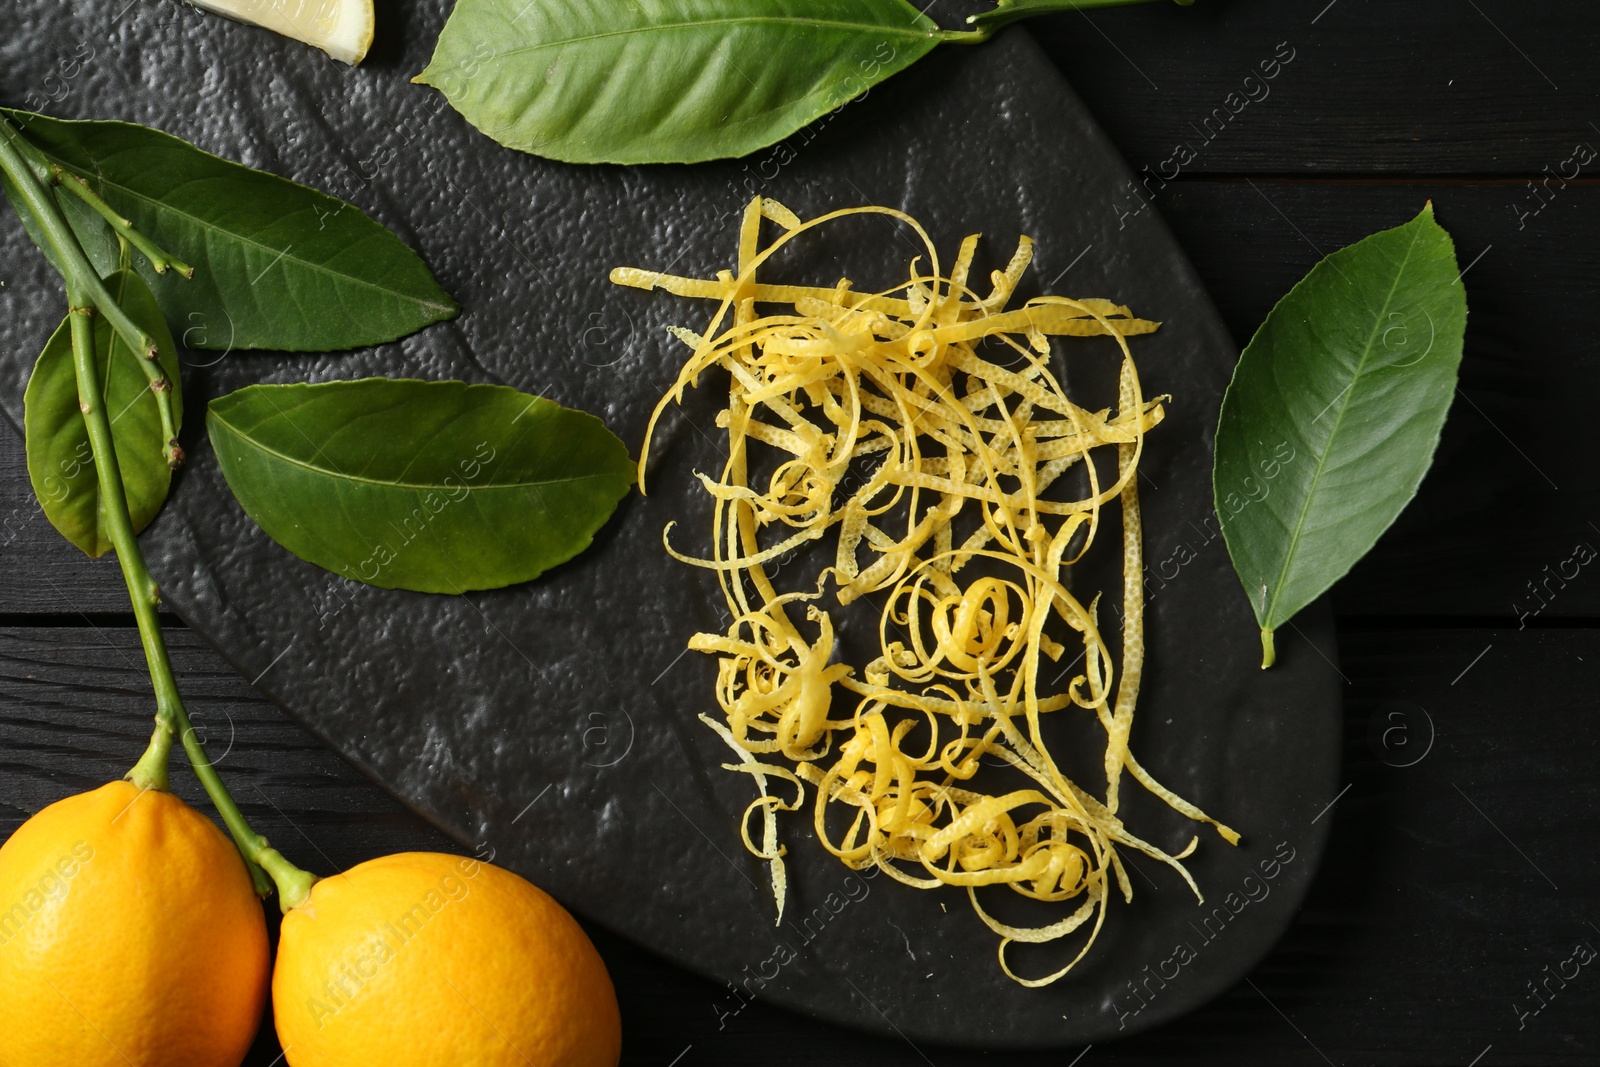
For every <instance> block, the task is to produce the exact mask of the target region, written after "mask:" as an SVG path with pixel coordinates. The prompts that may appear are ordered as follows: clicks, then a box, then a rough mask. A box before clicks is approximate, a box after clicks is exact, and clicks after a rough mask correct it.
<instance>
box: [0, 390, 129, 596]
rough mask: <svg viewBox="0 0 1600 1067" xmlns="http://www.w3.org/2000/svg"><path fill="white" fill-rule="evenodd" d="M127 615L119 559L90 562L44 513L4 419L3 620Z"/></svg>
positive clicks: (0, 427) (0, 472)
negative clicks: (29, 616) (60, 616)
mask: <svg viewBox="0 0 1600 1067" xmlns="http://www.w3.org/2000/svg"><path fill="white" fill-rule="evenodd" d="M128 611H129V608H128V590H127V587H126V586H125V585H123V583H122V572H121V571H120V570H118V569H117V562H116V560H115V559H114V558H112V557H111V556H106V557H104V558H102V559H98V560H92V559H90V558H88V557H87V556H85V555H84V554H83V553H82V552H80V551H78V550H77V549H76V548H74V547H73V546H72V545H71V544H70V543H69V542H68V541H67V540H66V538H64V537H62V536H61V535H60V534H59V533H57V532H56V529H55V527H53V526H51V525H50V522H49V520H48V519H46V518H45V517H44V513H43V512H41V511H40V510H39V504H38V499H37V498H36V497H35V496H34V494H33V489H32V487H30V486H29V484H28V470H27V466H26V460H25V457H24V454H23V449H22V439H21V438H20V437H19V436H18V435H17V434H16V432H15V431H14V430H13V429H12V427H11V426H10V424H9V423H8V422H6V420H5V419H3V418H0V616H13V615H41V614H42V615H76V614H77V613H79V612H86V613H88V614H91V615H93V614H100V613H106V612H115V613H121V614H127V613H128Z"/></svg>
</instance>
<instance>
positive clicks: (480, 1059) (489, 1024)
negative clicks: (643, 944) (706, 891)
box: [272, 852, 622, 1067]
mask: <svg viewBox="0 0 1600 1067" xmlns="http://www.w3.org/2000/svg"><path fill="white" fill-rule="evenodd" d="M272 1001H273V1014H274V1019H275V1021H276V1025H277V1028H278V1039H279V1041H280V1042H281V1043H282V1045H283V1049H284V1055H285V1058H286V1059H287V1060H288V1062H289V1064H290V1065H291V1067H366V1065H373V1067H400V1065H404V1067H501V1065H504V1067H525V1065H526V1064H529V1063H533V1064H538V1065H539V1067H616V1064H617V1061H618V1059H619V1058H620V1056H621V1049H622V1029H621V1019H620V1016H619V1013H618V1010H617V999H616V993H615V991H614V990H613V988H612V985H611V978H610V975H608V974H607V973H606V968H605V964H604V963H603V962H602V961H601V959H600V955H599V953H598V952H596V951H595V948H594V945H593V944H592V943H591V942H590V941H589V938H588V936H587V935H586V934H585V933H584V932H583V929H582V928H581V927H580V926H579V925H578V923H577V921H576V920H574V919H573V918H572V916H571V915H569V914H568V913H567V912H566V910H565V909H563V908H562V907H561V905H559V904H557V903H556V902H555V900H553V899H552V898H551V897H550V896H549V895H548V894H547V893H545V892H544V891H543V890H541V889H539V888H537V887H535V886H534V885H532V884H531V883H529V882H527V881H526V880H524V879H522V878H520V877H518V876H517V875H514V874H512V873H511V872H509V871H506V870H503V869H501V868H499V867H494V866H492V865H490V864H487V863H481V862H478V861H477V860H472V859H466V858H463V857H460V856H447V855H443V854H440V853H432V852H409V853H401V854H399V855H393V856H385V857H382V858H381V859H376V860H371V861H369V862H367V863H363V864H360V865H358V866H356V867H353V868H351V869H350V870H349V871H347V872H345V873H344V874H341V875H336V876H334V877H332V878H327V879H324V880H322V881H320V882H318V883H317V884H316V885H315V886H314V887H313V888H312V891H311V896H310V898H309V899H308V900H307V901H306V902H305V903H303V904H301V905H300V906H299V907H297V908H295V909H293V910H292V911H290V912H289V914H287V915H285V916H284V919H283V928H282V933H281V935H280V938H279V944H278V960H277V964H276V967H275V969H274V971H273V979H272Z"/></svg>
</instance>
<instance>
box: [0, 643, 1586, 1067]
mask: <svg viewBox="0 0 1600 1067" xmlns="http://www.w3.org/2000/svg"><path fill="white" fill-rule="evenodd" d="M171 638H172V644H173V653H174V660H175V664H176V667H177V670H178V673H179V678H180V684H181V686H182V687H183V689H184V691H185V693H186V694H187V695H188V698H189V701H190V703H191V706H192V709H193V711H194V714H195V718H196V720H197V723H198V725H199V728H200V729H202V730H203V731H205V732H206V733H207V743H208V744H209V745H210V746H211V748H212V751H213V752H214V753H216V754H217V756H218V757H219V758H220V764H221V767H222V769H223V771H224V773H225V774H226V776H227V779H228V781H229V782H230V784H231V786H232V788H233V789H234V791H235V793H236V795H237V796H238V797H239V799H240V801H241V804H242V807H243V808H244V810H245V812H246V814H247V815H248V816H249V818H250V819H251V820H253V821H254V822H255V823H256V825H257V826H258V827H259V828H260V829H261V830H262V831H263V832H265V833H266V834H267V835H268V836H269V837H271V838H273V840H274V841H275V842H276V843H277V844H278V845H279V846H280V847H282V848H283V849H284V850H285V851H286V852H287V853H288V854H290V855H291V856H292V857H293V858H295V859H296V860H297V861H299V862H301V863H303V864H305V865H306V866H308V867H311V868H313V869H315V870H317V871H319V872H321V873H329V872H332V871H336V870H340V869H343V868H345V867H348V866H350V865H351V864H354V863H357V862H360V861H361V860H363V859H366V858H369V857H371V856H374V855H377V854H380V853H384V852H391V851H397V850H405V849H430V850H438V849H445V850H451V851H459V850H460V847H459V846H457V845H454V844H453V843H451V842H449V841H447V840H445V839H444V838H443V837H442V836H441V835H440V834H438V833H437V832H435V831H434V830H432V829H431V828H430V827H429V826H428V825H426V824H425V823H423V822H422V821H421V820H420V819H418V818H416V817H415V816H413V815H411V814H409V813H408V812H406V811H405V810H403V809H402V808H401V807H400V806H399V805H398V804H397V803H396V802H395V801H393V800H392V799H391V798H389V796H388V795H387V794H386V793H383V792H382V791H381V790H380V789H379V788H378V787H377V786H375V785H373V784H371V783H369V782H367V781H366V780H365V779H363V778H362V777H361V775H360V774H359V773H358V772H357V771H355V770H354V769H353V768H352V767H350V766H349V765H348V764H345V763H344V762H343V761H342V760H340V759H339V758H338V757H337V756H335V755H333V754H332V753H330V752H329V751H328V750H326V749H325V748H324V747H323V746H322V745H321V744H320V743H319V742H318V741H317V740H316V739H315V738H313V737H312V736H310V735H309V734H307V733H306V732H305V731H304V730H302V729H300V728H299V727H298V726H296V725H294V724H293V723H291V722H289V721H287V720H286V719H285V718H284V717H283V716H282V715H281V713H279V712H278V711H277V710H276V709H275V708H273V707H272V706H271V705H270V704H268V703H267V702H266V701H265V700H264V699H263V698H261V697H260V696H259V695H257V694H256V693H255V692H254V691H253V690H252V689H251V687H250V686H249V684H248V682H246V681H245V680H244V679H241V678H239V677H237V676H236V675H234V674H233V673H232V672H231V671H230V670H229V669H228V667H227V666H226V665H225V664H224V663H223V662H222V660H221V659H220V658H219V657H217V656H216V655H215V654H214V653H212V652H211V651H210V650H209V649H207V648H205V647H203V646H202V645H201V644H200V643H199V641H198V640H197V638H196V637H195V636H194V635H192V634H190V633H188V632H186V631H177V632H174V633H173V634H172V635H171ZM1327 651H1328V652H1329V653H1330V654H1333V653H1334V650H1331V649H1330V650H1327ZM1337 655H1338V658H1339V661H1340V662H1341V664H1342V668H1343V671H1344V673H1345V674H1346V675H1347V676H1348V677H1349V679H1350V688H1349V692H1348V704H1347V709H1348V714H1347V722H1348V728H1347V734H1346V739H1345V766H1346V774H1345V780H1346V781H1348V782H1349V783H1350V784H1349V787H1348V790H1347V791H1346V792H1344V793H1342V794H1340V795H1339V796H1338V797H1337V798H1336V797H1329V798H1328V799H1329V801H1330V802H1334V801H1336V803H1332V804H1331V806H1330V807H1329V808H1328V809H1326V810H1325V811H1324V812H1322V813H1318V814H1316V815H1314V816H1312V815H1308V819H1309V818H1312V817H1315V818H1326V819H1332V820H1334V830H1333V835H1332V838H1331V841H1330V844H1329V852H1328V854H1327V856H1326V857H1325V859H1324V862H1323V865H1322V869H1321V873H1320V875H1319V877H1318V880H1317V883H1316V886H1315V887H1314V889H1313V890H1312V895H1311V897H1310V899H1309V900H1308V902H1307V905H1306V907H1305V909H1304V911H1303V912H1302V914H1301V916H1300V918H1299V919H1298V921H1297V922H1296V923H1295V924H1294V926H1293V927H1292V928H1291V929H1290V931H1289V934H1288V936H1287V937H1286V938H1285V939H1284V941H1283V942H1282V943H1281V944H1280V945H1279V946H1278V948H1277V949H1276V950H1275V951H1274V952H1273V953H1272V955H1271V956H1270V957H1269V958H1268V959H1267V960H1266V961H1265V962H1264V963H1263V964H1262V965H1261V966H1260V967H1259V968H1258V969H1257V970H1256V971H1255V972H1254V973H1253V974H1252V975H1251V976H1250V977H1249V979H1248V980H1247V981H1246V982H1245V983H1243V984H1241V985H1239V986H1238V987H1236V988H1234V989H1233V990H1231V991H1230V992H1229V993H1227V994H1226V995H1225V996H1223V997H1222V998H1221V999H1219V1000H1217V1001H1216V1002H1214V1003H1212V1004H1210V1005H1207V1006H1206V1007H1204V1008H1201V1009H1200V1010H1198V1011H1197V1012H1195V1013H1194V1014H1192V1015H1190V1016H1188V1017H1186V1018H1185V1019H1183V1020H1180V1021H1179V1022H1177V1023H1175V1024H1172V1025H1170V1026H1167V1027H1164V1028H1162V1029H1160V1030H1157V1031H1153V1032H1151V1033H1148V1034H1145V1035H1141V1036H1139V1037H1136V1038H1133V1039H1131V1040H1128V1041H1125V1042H1119V1043H1115V1044H1110V1045H1101V1046H1097V1047H1096V1048H1095V1049H1094V1052H1093V1054H1092V1055H1093V1060H1092V1062H1093V1063H1096V1064H1125V1065H1133V1064H1149V1063H1167V1062H1173V1061H1174V1060H1176V1059H1181V1060H1182V1061H1183V1062H1201V1063H1216V1064H1272V1065H1278V1064H1293V1063H1307V1064H1310V1063H1318V1062H1322V1060H1321V1059H1320V1058H1319V1055H1318V1054H1319V1052H1320V1054H1321V1056H1325V1057H1327V1059H1328V1060H1329V1061H1331V1062H1334V1063H1388V1064H1445V1063H1461V1064H1464V1063H1468V1062H1471V1060H1472V1058H1473V1057H1474V1056H1476V1055H1478V1054H1479V1053H1480V1052H1481V1051H1482V1050H1483V1049H1484V1047H1485V1046H1487V1045H1493V1046H1494V1051H1493V1052H1492V1053H1491V1055H1490V1056H1488V1057H1486V1058H1485V1059H1484V1060H1483V1061H1482V1062H1483V1063H1484V1064H1580V1063H1593V1062H1595V1061H1596V1057H1597V1056H1600V1034H1596V1032H1595V1028H1594V1027H1593V1025H1592V1019H1591V1017H1590V1016H1591V1012H1590V1010H1589V1008H1590V1005H1592V1004H1593V998H1594V996H1595V995H1596V994H1595V990H1594V989H1591V988H1590V985H1591V984H1594V985H1595V988H1596V989H1600V972H1594V973H1591V971H1593V970H1594V969H1593V967H1585V968H1582V969H1581V970H1580V973H1579V974H1578V976H1577V977H1576V978H1571V979H1569V981H1568V985H1567V987H1566V988H1561V987H1559V986H1557V985H1554V984H1552V985H1551V989H1552V990H1554V992H1555V995H1554V997H1550V996H1548V995H1547V996H1546V1003H1547V1006H1546V1007H1545V1008H1543V1009H1541V1010H1540V1011H1539V1012H1538V1013H1537V1014H1534V1013H1533V1012H1532V1009H1533V1008H1535V1007H1537V1006H1538V1005H1537V1002H1536V1001H1534V1000H1532V999H1531V998H1530V997H1529V994H1528V989H1527V983H1528V982H1529V981H1534V982H1543V981H1545V980H1546V972H1545V970H1544V968H1545V967H1546V966H1547V965H1548V966H1549V967H1551V968H1552V969H1557V968H1559V966H1560V964H1561V963H1562V961H1564V960H1566V959H1568V958H1569V957H1570V956H1571V954H1572V951H1573V948H1574V946H1575V945H1576V944H1577V943H1579V942H1587V943H1589V944H1591V945H1594V946H1595V947H1597V948H1600V931H1596V930H1595V929H1594V928H1593V927H1592V926H1590V925H1589V924H1590V922H1591V920H1593V919H1594V918H1595V917H1596V916H1600V859H1597V857H1596V854H1595V851H1594V849H1593V848H1592V847H1590V844H1589V843H1591V842H1592V841H1593V840H1594V839H1595V837H1596V835H1597V834H1600V817H1597V816H1596V814H1595V813H1596V811H1597V810H1600V720H1596V718H1595V717H1594V715H1593V714H1592V709H1591V705H1592V694H1593V692H1594V691H1595V688H1596V682H1597V681H1600V632H1597V631H1594V630H1575V631H1542V632H1536V631H1521V632H1519V631H1516V630H1510V629H1507V630H1479V629H1461V630H1457V631H1453V632H1448V633H1417V632H1413V631H1409V630H1393V629H1381V628H1374V629H1366V628H1354V629H1350V630H1348V631H1347V632H1346V633H1345V634H1344V635H1342V637H1341V647H1340V648H1339V649H1338V650H1337ZM1530 679H1538V680H1541V681H1540V683H1539V684H1538V685H1530ZM149 714H150V703H149V696H148V682H147V681H146V679H145V677H144V674H143V670H142V667H141V665H140V662H139V658H138V642H137V636H136V634H135V633H134V631H132V630H129V629H122V628H102V629H98V630H97V629H94V628H90V627H77V628H70V629H51V628H39V627H32V628H26V629H0V752H3V753H4V757H3V760H4V763H3V765H0V774H3V775H4V778H5V781H6V784H7V789H6V792H5V795H4V797H3V798H0V835H5V834H9V833H10V831H11V830H12V829H14V828H15V827H16V826H17V825H18V824H19V823H20V822H21V821H22V819H23V818H25V817H26V815H27V814H29V813H31V812H32V811H34V810H36V809H37V808H39V807H41V806H42V805H44V804H46V803H49V802H50V801H53V800H56V799H58V798H60V797H62V796H65V795H67V794H68V793H71V792H74V791H77V790H81V789H85V788H89V787H92V786H94V785H96V784H98V783H100V782H102V781H104V780H106V779H107V778H110V777H114V776H117V775H120V774H121V773H122V772H123V770H125V769H126V767H127V766H128V765H129V764H130V763H131V762H132V760H133V759H134V758H136V756H137V754H138V752H139V751H140V749H141V748H142V745H143V742H144V739H145V737H146V735H147V733H148V730H147V724H148V716H149ZM1135 740H1136V741H1137V738H1136V739H1135ZM175 777H176V779H177V782H178V788H179V791H180V792H181V793H182V794H183V795H184V796H185V797H187V798H188V799H190V800H191V801H192V802H195V803H197V804H200V805H202V806H204V801H203V799H202V797H201V796H200V794H199V792H198V790H197V789H196V788H195V787H194V785H193V783H192V781H191V780H190V779H189V777H188V776H187V775H184V774H177V775H175ZM1556 796H1559V797H1560V802H1559V803H1556V802H1554V801H1553V800H1552V798H1553V797H1556ZM1211 888H1213V889H1214V890H1215V891H1216V893H1218V894H1220V892H1221V890H1220V888H1217V887H1211ZM578 904H579V906H581V902H578ZM1173 906H1174V907H1192V906H1193V905H1192V904H1190V903H1188V902H1186V901H1183V900H1179V899H1177V898H1176V897H1175V898H1174V901H1173ZM594 934H595V936H596V938H597V942H598V944H599V945H600V947H601V950H602V952H603V954H604V955H605V957H606V960H607V963H608V965H609V966H610V967H611V969H612V974H613V976H614V978H615V981H616V983H617V986H618V990H619V995H620V997H621V1000H622V1003H623V1010H624V1017H625V1019H626V1022H627V1034H628V1041H629V1044H628V1047H627V1050H626V1054H625V1062H626V1063H628V1064H638V1065H645V1064H651V1065H656V1067H661V1065H665V1064H668V1063H671V1062H672V1061H673V1059H674V1057H676V1056H678V1055H680V1054H682V1053H684V1050H685V1049H690V1052H689V1053H688V1054H686V1055H684V1059H683V1060H682V1061H681V1062H682V1063H683V1064H719V1065H720V1064H726V1065H730V1067H731V1065H735V1064H737V1065H741V1067H743V1065H747V1064H750V1063H754V1062H762V1063H765V1064H768V1065H771V1067H789V1065H794V1067H799V1065H802V1064H816V1063H841V1064H854V1063H874V1064H878V1065H881V1067H898V1065H905V1067H915V1065H919V1064H925V1063H929V1062H931V1063H934V1064H937V1065H939V1067H960V1065H969V1064H971V1065H976V1064H980V1063H987V1062H991V1060H990V1058H989V1057H987V1056H985V1055H983V1054H981V1053H977V1052H972V1051H962V1050H955V1049H943V1048H921V1049H918V1048H914V1047H911V1046H909V1045H908V1044H906V1043H904V1042H897V1041H883V1040H878V1039H869V1038H863V1037H859V1036H857V1035H854V1034H851V1033H848V1032H846V1031H843V1030H840V1029H837V1028H834V1027H830V1026H827V1025H824V1024H821V1023H815V1022H811V1021H808V1020H805V1019H802V1018H800V1017H798V1016H794V1015H791V1014H789V1013H787V1012H783V1011H780V1010H778V1009H775V1008H767V1007H766V1006H764V1005H762V1004H761V1003H759V1002H755V1003H752V1004H750V1005H748V1006H745V1007H744V1008H743V1009H742V1010H739V1011H736V1012H735V1011H733V1010H732V1009H733V1008H734V1007H735V1003H736V1002H734V1001H733V1000H731V999H730V997H729V996H728V995H727V992H726V990H720V991H719V989H718V988H717V987H716V986H714V985H713V984H712V983H710V982H706V981H702V980H700V979H697V978H692V977H690V976H687V975H685V974H683V973H682V972H680V971H678V970H677V969H676V968H673V967H671V966H670V965H668V964H665V963H663V962H661V961H660V960H657V959H656V958H654V957H652V956H650V955H648V954H647V953H645V952H643V951H641V950H639V949H636V948H633V947H632V946H630V945H627V944H625V943H623V942H621V941H619V940H618V939H616V938H613V937H610V936H608V935H606V934H605V933H604V932H603V931H594ZM1199 958H1200V960H1201V961H1203V959H1204V945H1203V944H1202V945H1200V946H1199ZM989 963H990V961H988V960H983V961H976V962H975V963H974V964H973V965H974V966H988V965H989ZM1153 995H1159V990H1157V991H1155V993H1153ZM973 1010H981V1006H973ZM1519 1012H1527V1013H1529V1014H1527V1016H1526V1017H1522V1016H1519V1014H1518V1013H1519ZM1280 1013H1281V1014H1280ZM1519 1022H1520V1023H1521V1027H1520V1028H1519ZM1078 1051H1079V1050H1077V1049H1065V1050H1062V1053H1061V1054H1060V1055H1059V1056H1056V1057H1054V1059H1053V1060H1052V1062H1054V1060H1055V1059H1059V1060H1060V1062H1061V1063H1062V1064H1066V1063H1067V1062H1069V1061H1070V1060H1071V1057H1072V1056H1074V1055H1076V1054H1077V1053H1078ZM276 1055H277V1051H276V1047H275V1046H274V1045H273V1043H272V1040H271V1035H270V1033H264V1034H263V1037H262V1040H261V1041H260V1042H259V1043H258V1047H257V1049H256V1051H255V1052H254V1053H253V1054H252V1057H251V1059H250V1060H249V1061H248V1062H249V1063H251V1064H253V1065H255V1067H268V1065H270V1064H272V1063H273V1061H274V1058H275V1057H276ZM1086 1062H1091V1061H1086Z"/></svg>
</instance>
